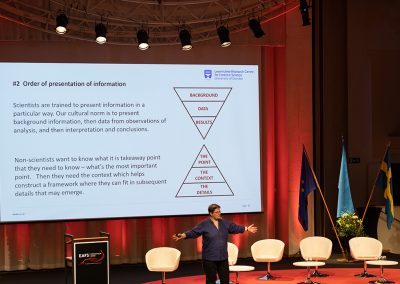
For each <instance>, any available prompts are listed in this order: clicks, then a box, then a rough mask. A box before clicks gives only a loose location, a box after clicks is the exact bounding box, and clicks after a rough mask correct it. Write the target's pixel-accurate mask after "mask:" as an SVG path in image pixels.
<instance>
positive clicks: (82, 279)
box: [73, 240, 110, 284]
mask: <svg viewBox="0 0 400 284" xmlns="http://www.w3.org/2000/svg"><path fill="white" fill-rule="evenodd" d="M73 251H74V255H73V257H74V284H87V283H96V284H109V267H110V265H109V242H108V240H98V241H96V240H90V241H83V240H82V241H74V250H73Z"/></svg>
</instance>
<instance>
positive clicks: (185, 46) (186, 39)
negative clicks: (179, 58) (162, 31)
mask: <svg viewBox="0 0 400 284" xmlns="http://www.w3.org/2000/svg"><path fill="white" fill-rule="evenodd" d="M179 39H180V40H181V44H182V50H184V51H187V50H191V49H192V47H193V46H192V39H191V36H190V32H189V31H188V30H187V29H182V30H181V31H180V32H179Z"/></svg>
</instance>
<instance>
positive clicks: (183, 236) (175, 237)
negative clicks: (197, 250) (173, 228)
mask: <svg viewBox="0 0 400 284" xmlns="http://www.w3.org/2000/svg"><path fill="white" fill-rule="evenodd" d="M172 238H173V239H174V240H175V241H179V240H181V239H184V238H186V234H185V233H178V234H174V235H172Z"/></svg>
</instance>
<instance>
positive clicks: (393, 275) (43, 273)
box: [0, 254, 400, 284]
mask: <svg viewBox="0 0 400 284" xmlns="http://www.w3.org/2000/svg"><path fill="white" fill-rule="evenodd" d="M385 255H386V256H387V259H390V260H396V261H398V262H399V263H400V255H396V254H385ZM339 258H341V255H332V256H331V258H330V259H329V260H327V262H326V266H323V267H321V268H320V270H321V271H322V272H326V273H329V274H331V276H329V277H325V278H315V279H317V280H316V281H317V282H320V283H321V284H332V283H340V284H342V283H345V284H347V283H348V284H358V283H360V284H361V283H363V284H368V282H369V280H372V279H367V278H356V277H353V275H354V274H357V273H360V272H361V271H362V267H363V263H362V262H361V261H355V262H341V261H338V259H339ZM301 260H302V258H301V257H284V258H283V259H282V261H280V262H277V263H272V264H271V270H272V273H273V275H276V276H278V278H277V279H276V280H274V281H272V282H267V283H276V284H286V283H291V284H295V283H298V282H302V281H304V280H305V274H306V269H305V268H298V267H294V266H293V262H295V261H301ZM237 264H239V265H251V266H254V267H255V269H256V270H255V271H252V272H243V273H240V274H239V280H240V283H241V284H246V283H248V284H253V283H266V282H265V281H261V280H258V277H260V276H262V275H264V274H265V271H266V268H267V265H266V263H256V262H254V260H253V259H252V258H241V259H239V260H238V263H237ZM368 271H370V272H371V273H374V274H376V275H379V268H378V267H375V266H368ZM68 272H69V282H68V283H69V284H71V283H72V281H71V270H69V271H68ZM384 274H385V276H386V277H387V278H388V279H390V280H393V281H396V283H399V284H400V264H398V265H396V266H394V267H391V268H387V269H385V271H384ZM234 278H235V275H234V274H233V273H232V274H231V280H234ZM160 280H161V273H156V272H150V271H148V270H147V267H146V265H145V264H144V263H139V264H121V265H111V266H110V284H143V283H147V284H153V283H154V284H155V283H158V284H159V283H161V281H160ZM58 283H59V284H64V283H65V275H64V269H63V268H58V269H43V270H23V271H11V272H6V271H1V272H0V284H58ZM177 283H179V284H183V283H185V284H191V283H194V284H196V283H205V280H204V275H203V269H202V264H201V261H199V260H197V261H181V263H180V264H179V267H178V269H177V270H176V271H174V272H171V273H167V284H177ZM88 284H91V283H88Z"/></svg>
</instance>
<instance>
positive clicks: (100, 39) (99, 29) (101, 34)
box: [94, 23, 107, 44]
mask: <svg viewBox="0 0 400 284" xmlns="http://www.w3.org/2000/svg"><path fill="white" fill-rule="evenodd" d="M94 30H95V32H96V42H97V43H98V44H103V43H106V41H107V37H106V34H107V28H106V26H105V25H104V24H103V23H98V24H96V26H95V27H94Z"/></svg>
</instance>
